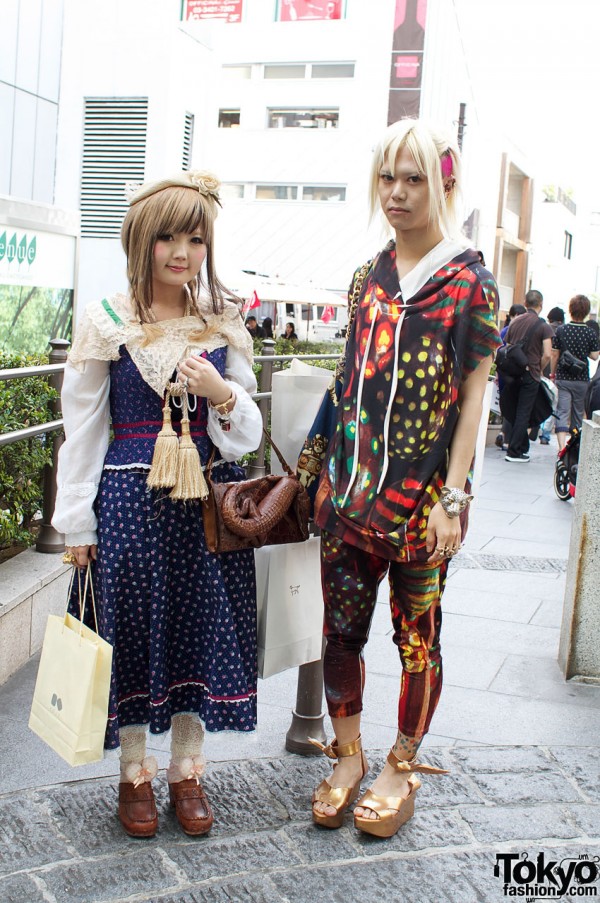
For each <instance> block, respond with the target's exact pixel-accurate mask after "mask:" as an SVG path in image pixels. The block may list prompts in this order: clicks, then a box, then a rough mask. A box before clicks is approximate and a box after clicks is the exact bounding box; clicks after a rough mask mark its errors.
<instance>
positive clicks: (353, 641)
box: [321, 531, 448, 741]
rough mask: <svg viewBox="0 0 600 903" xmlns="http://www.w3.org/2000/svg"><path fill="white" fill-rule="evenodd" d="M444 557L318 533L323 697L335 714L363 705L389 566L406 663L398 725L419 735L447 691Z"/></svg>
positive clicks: (393, 612) (398, 641) (398, 640)
mask: <svg viewBox="0 0 600 903" xmlns="http://www.w3.org/2000/svg"><path fill="white" fill-rule="evenodd" d="M447 569H448V566H447V562H446V561H444V562H442V564H441V565H435V566H433V567H432V566H431V564H429V563H428V562H427V561H415V562H407V563H399V562H390V561H387V560H386V559H384V558H379V557H378V556H377V555H373V554H371V553H369V552H365V551H363V550H362V549H357V548H356V547H355V546H351V545H348V543H345V542H344V541H343V540H341V539H339V538H338V537H336V536H333V535H332V534H331V533H326V532H325V531H323V533H322V535H321V579H322V583H323V598H324V600H325V628H324V629H325V637H326V640H327V645H326V649H325V658H324V676H325V695H326V697H327V705H328V710H329V714H330V716H331V717H332V718H346V717H348V716H350V715H357V714H358V713H359V712H361V711H362V696H363V688H364V682H365V664H364V657H363V649H364V646H365V644H366V642H367V639H368V636H369V629H370V626H371V620H372V617H373V612H374V611H375V604H376V602H377V589H378V587H379V584H380V583H381V580H382V579H383V577H384V576H385V573H386V571H388V570H389V581H390V609H391V615H392V625H393V628H394V635H393V641H394V643H395V644H396V646H397V647H398V652H399V654H400V661H401V663H402V680H401V685H400V699H399V703H398V729H399V730H400V731H401V732H402V734H404V735H405V736H406V737H410V738H412V739H414V740H416V741H420V740H421V739H422V738H423V736H424V735H425V734H426V733H427V731H428V729H429V723H430V721H431V718H432V716H433V713H434V711H435V708H436V706H437V704H438V701H439V698H440V693H441V690H442V656H441V650H440V628H441V624H442V612H441V607H440V600H441V597H442V592H443V590H444V585H445V582H446V572H447Z"/></svg>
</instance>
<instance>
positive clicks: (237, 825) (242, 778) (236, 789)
mask: <svg viewBox="0 0 600 903" xmlns="http://www.w3.org/2000/svg"><path fill="white" fill-rule="evenodd" d="M284 762H285V763H287V760H284ZM279 764H280V765H282V766H283V763H282V762H279ZM287 767H288V766H287V764H286V768H287ZM203 783H204V786H205V788H206V793H207V795H208V797H209V799H210V802H211V806H212V808H213V812H214V816H215V824H214V826H213V829H212V832H211V833H212V835H215V834H226V833H235V834H239V833H244V832H250V831H255V830H257V828H261V829H264V828H278V827H280V826H281V825H282V824H283V823H284V822H287V821H288V819H289V816H288V813H287V811H286V809H285V807H284V805H283V804H281V803H280V802H279V797H278V796H276V794H275V792H274V788H271V786H270V784H269V782H268V781H263V780H261V771H260V767H256V766H255V765H253V764H252V763H245V762H242V763H239V762H229V763H227V765H226V766H219V767H213V768H211V769H210V771H209V772H207V775H206V780H204V781H203Z"/></svg>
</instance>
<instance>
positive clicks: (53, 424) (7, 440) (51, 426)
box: [0, 419, 63, 448]
mask: <svg viewBox="0 0 600 903" xmlns="http://www.w3.org/2000/svg"><path fill="white" fill-rule="evenodd" d="M62 426H63V421H62V419H61V420H50V421H48V423H38V425H37V426H27V427H25V428H24V429H22V430H13V431H12V433H0V448H2V446H4V445H12V444H13V442H20V441H21V439H33V437H34V436H40V435H41V434H42V433H51V432H53V431H54V430H60V429H62Z"/></svg>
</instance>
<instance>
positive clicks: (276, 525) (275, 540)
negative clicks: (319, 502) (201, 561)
mask: <svg viewBox="0 0 600 903" xmlns="http://www.w3.org/2000/svg"><path fill="white" fill-rule="evenodd" d="M264 434H265V436H266V438H267V440H268V441H269V443H270V444H271V446H272V448H273V451H274V452H275V454H276V455H277V457H278V458H279V461H280V463H281V466H282V467H283V469H284V470H285V471H286V473H285V474H283V475H282V476H276V475H275V474H270V475H268V476H264V477H257V478H256V479H254V480H242V481H241V482H239V483H215V482H213V480H212V479H211V470H212V461H213V456H214V455H213V456H211V460H210V461H209V463H208V465H207V468H206V473H205V476H206V482H207V483H208V489H209V494H208V498H207V499H206V500H205V501H204V502H203V505H202V510H203V520H204V535H205V538H206V547H207V548H208V551H209V552H214V553H216V554H219V553H220V552H234V551H237V550H238V549H258V548H260V547H261V546H268V545H281V544H283V543H288V542H304V541H305V540H307V539H308V518H309V512H310V500H309V497H308V495H307V492H306V489H305V488H304V486H303V485H302V483H301V482H300V480H299V479H298V478H297V477H296V475H295V474H294V473H293V471H292V469H291V468H290V466H289V464H288V463H287V462H286V461H285V459H284V458H283V456H282V454H281V452H280V451H279V449H278V448H277V446H276V445H275V443H274V442H273V440H272V439H271V437H270V435H269V434H268V432H267V431H266V430H264Z"/></svg>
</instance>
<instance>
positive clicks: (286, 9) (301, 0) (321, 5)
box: [275, 0, 345, 22]
mask: <svg viewBox="0 0 600 903" xmlns="http://www.w3.org/2000/svg"><path fill="white" fill-rule="evenodd" d="M344 7H345V2H344V0H278V3H277V12H276V14H275V18H276V21H277V22H295V21H300V20H306V19H313V20H314V19H319V20H320V19H343V18H344V17H345V9H344Z"/></svg>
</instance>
